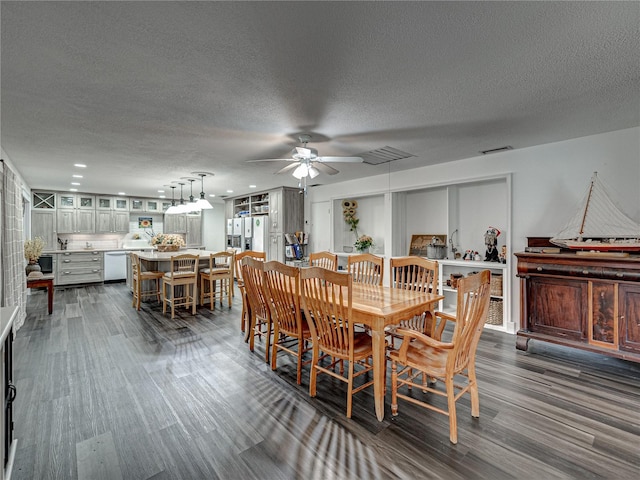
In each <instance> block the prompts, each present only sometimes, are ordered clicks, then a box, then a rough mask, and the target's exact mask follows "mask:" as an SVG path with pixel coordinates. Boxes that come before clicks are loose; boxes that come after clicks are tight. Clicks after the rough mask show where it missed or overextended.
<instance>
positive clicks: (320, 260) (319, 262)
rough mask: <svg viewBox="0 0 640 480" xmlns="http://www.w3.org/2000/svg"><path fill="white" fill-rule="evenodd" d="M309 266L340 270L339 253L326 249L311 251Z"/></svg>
mask: <svg viewBox="0 0 640 480" xmlns="http://www.w3.org/2000/svg"><path fill="white" fill-rule="evenodd" d="M309 266H310V267H322V268H326V269H329V270H338V255H336V254H335V253H331V252H326V251H325V252H314V253H310V254H309Z"/></svg>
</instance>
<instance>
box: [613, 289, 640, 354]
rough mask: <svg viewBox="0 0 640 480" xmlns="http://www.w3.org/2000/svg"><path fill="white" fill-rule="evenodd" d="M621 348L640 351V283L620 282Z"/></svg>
mask: <svg viewBox="0 0 640 480" xmlns="http://www.w3.org/2000/svg"><path fill="white" fill-rule="evenodd" d="M618 304H619V307H618V309H619V313H620V350H626V351H629V352H636V353H640V285H632V284H622V283H621V284H620V286H619V290H618Z"/></svg>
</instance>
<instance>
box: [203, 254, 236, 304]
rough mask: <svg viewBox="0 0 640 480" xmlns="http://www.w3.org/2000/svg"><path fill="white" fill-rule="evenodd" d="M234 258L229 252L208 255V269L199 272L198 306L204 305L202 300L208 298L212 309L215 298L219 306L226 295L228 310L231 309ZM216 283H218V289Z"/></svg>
mask: <svg viewBox="0 0 640 480" xmlns="http://www.w3.org/2000/svg"><path fill="white" fill-rule="evenodd" d="M234 257H235V254H234V253H231V252H218V253H212V254H210V255H209V268H206V269H204V270H200V305H204V299H205V297H208V298H209V306H210V308H213V307H214V306H215V300H216V298H220V304H222V300H223V299H224V296H225V295H226V296H227V300H228V301H229V308H231V301H232V299H233V267H234V261H235V258H234ZM218 282H220V286H219V288H218V285H217V284H218ZM207 286H208V288H207Z"/></svg>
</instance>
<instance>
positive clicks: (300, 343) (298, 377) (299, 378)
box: [273, 335, 304, 385]
mask: <svg viewBox="0 0 640 480" xmlns="http://www.w3.org/2000/svg"><path fill="white" fill-rule="evenodd" d="M303 345H304V339H303V338H302V335H300V337H299V338H298V370H297V375H296V381H297V382H298V385H301V384H302V351H303V350H304V346H303ZM273 363H274V365H275V361H274V362H273Z"/></svg>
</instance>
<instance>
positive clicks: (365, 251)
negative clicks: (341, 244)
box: [358, 247, 369, 253]
mask: <svg viewBox="0 0 640 480" xmlns="http://www.w3.org/2000/svg"><path fill="white" fill-rule="evenodd" d="M358 252H360V253H369V247H367V248H359V249H358Z"/></svg>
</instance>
